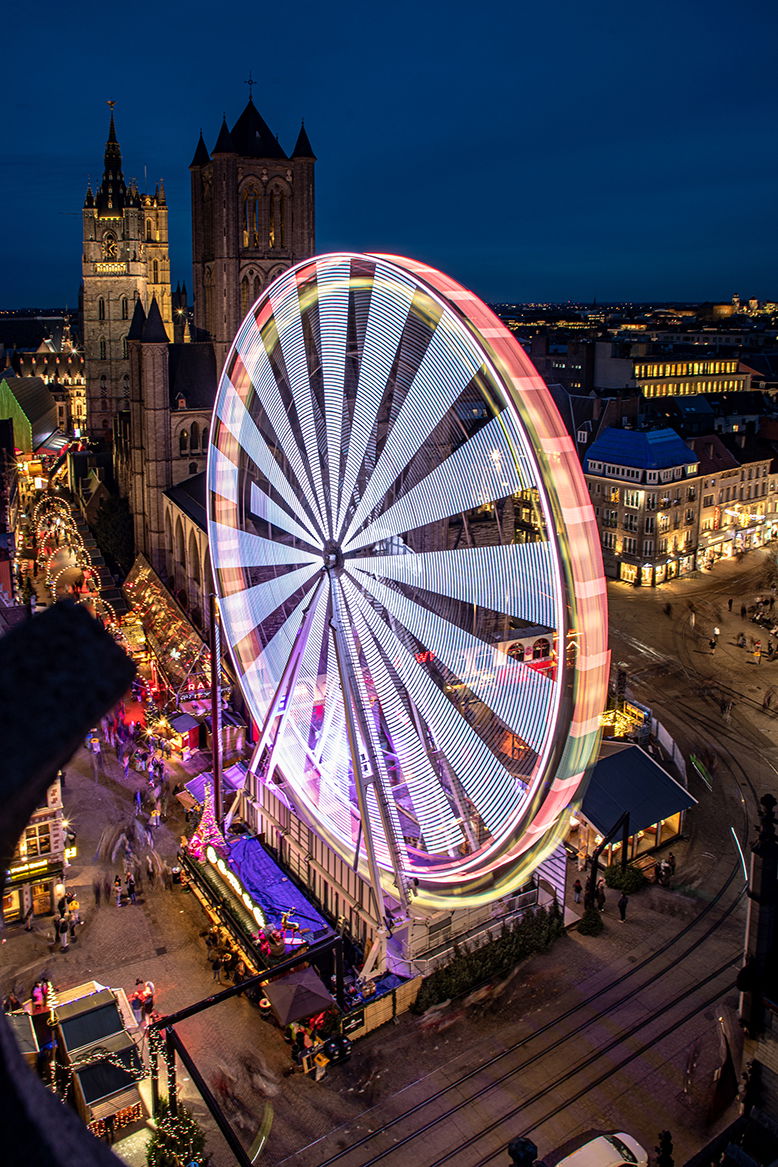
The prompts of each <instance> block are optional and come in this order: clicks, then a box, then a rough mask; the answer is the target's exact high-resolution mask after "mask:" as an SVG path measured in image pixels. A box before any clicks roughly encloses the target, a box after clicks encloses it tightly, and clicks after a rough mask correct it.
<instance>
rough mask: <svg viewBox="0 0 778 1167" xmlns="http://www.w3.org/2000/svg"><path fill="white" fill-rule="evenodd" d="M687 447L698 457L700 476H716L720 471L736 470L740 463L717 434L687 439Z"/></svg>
mask: <svg viewBox="0 0 778 1167" xmlns="http://www.w3.org/2000/svg"><path fill="white" fill-rule="evenodd" d="M688 445H690V446H691V448H692V449H693V450H694V452H695V454H697V455H698V456H699V459H700V464H699V466H698V468H697V469H698V470H699V473H700V474H717V473H720V471H722V470H737V468H738V466H739V465H740V463H739V462H738V460H737V458H735V457H734V456H733V455H732V453H731V452H730V451H729V450H728V449H727V447H726V446H725V445H724V443H723V442H722V440H721V438H720V437H719V435H718V434H704V435H703V436H702V437H699V438H689V441H688Z"/></svg>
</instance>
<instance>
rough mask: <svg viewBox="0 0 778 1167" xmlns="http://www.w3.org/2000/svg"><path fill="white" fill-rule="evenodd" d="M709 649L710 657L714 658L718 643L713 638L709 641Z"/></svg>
mask: <svg viewBox="0 0 778 1167" xmlns="http://www.w3.org/2000/svg"><path fill="white" fill-rule="evenodd" d="M708 648H709V649H710V655H711V656H713V654H714V652H715V651H716V641H715V639H714V638H713V637H712V636H711V638H710V640H709V641H708Z"/></svg>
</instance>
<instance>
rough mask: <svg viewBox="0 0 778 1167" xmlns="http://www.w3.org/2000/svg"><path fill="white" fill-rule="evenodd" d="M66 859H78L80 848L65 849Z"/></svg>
mask: <svg viewBox="0 0 778 1167" xmlns="http://www.w3.org/2000/svg"><path fill="white" fill-rule="evenodd" d="M65 858H66V859H77V858H78V847H66V848H65Z"/></svg>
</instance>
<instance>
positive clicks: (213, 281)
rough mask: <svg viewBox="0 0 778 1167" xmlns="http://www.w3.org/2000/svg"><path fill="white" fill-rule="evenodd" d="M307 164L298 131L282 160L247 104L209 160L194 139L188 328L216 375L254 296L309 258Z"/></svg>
mask: <svg viewBox="0 0 778 1167" xmlns="http://www.w3.org/2000/svg"><path fill="white" fill-rule="evenodd" d="M315 162H316V157H315V155H314V153H313V149H312V147H311V143H310V141H309V139H308V134H307V133H306V131H305V126H301V127H300V132H299V134H298V137H297V142H296V143H295V147H294V150H293V151H292V154H291V156H287V155H286V154H285V153H284V151H283V150H282V148H281V145H280V143H279V141H278V138H277V137H276V136H275V135H274V134H273V133H272V131H271V130H270V128H269V126H268V125H267V123H266V122H265V120H264V119H263V118H262V116H261V114H260V113H259V110H258V109H257V108H256V106H255V105H254V101H253V98H252V97H249V100H248V104H247V106H246V108H245V109H244V111H243V113H242V114H241V115H240V117H239V118H238V120H237V121H236V123H235V125H234V126H233V127H232V129H231V130H230V129H229V128H228V126H227V121H226V118H225V119H224V120H223V121H222V126H221V130H220V131H219V136H218V138H217V139H216V144H215V145H214V148H213V150H212V151H211V152H210V153H209V152H208V149H207V147H206V145H205V142H204V140H203V135H202V133H201V134H200V140H199V141H198V143H197V148H196V150H195V155H194V158H193V159H192V162H191V165H190V168H189V169H190V171H191V175H192V268H193V275H194V309H195V326H196V328H197V329H199V330H200V333H201V334H205V336H206V337H207V338H208V339H210V340H211V341H212V342H213V344H214V348H215V350H216V363H217V368H218V369H219V370H221V368H222V366H223V364H224V359H225V357H226V355H227V351H228V349H229V347H230V345H231V344H232V341H233V339H234V337H235V333H236V332H237V330H238V325H239V324H240V322H241V320H242V319H243V317H244V316H245V314H246V312H247V311H248V309H249V307H250V306H251V304H253V303H254V301H255V300H256V299H257V298H258V297H259V294H260V292H261V291H262V290H263V289H264V288H265V287H267V285H268V284H269V283H270V282H271V281H272V280H274V279H275V277H276V276H277V275H279V274H280V272H282V271H285V270H286V268H288V267H291V266H292V264H294V263H297V262H298V261H299V260H301V259H306V258H307V257H308V256H310V255H313V254H314V252H315V239H314V165H315Z"/></svg>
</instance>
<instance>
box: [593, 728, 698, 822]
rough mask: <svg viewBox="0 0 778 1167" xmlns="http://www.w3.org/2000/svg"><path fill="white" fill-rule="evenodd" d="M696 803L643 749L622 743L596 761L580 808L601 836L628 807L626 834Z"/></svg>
mask: <svg viewBox="0 0 778 1167" xmlns="http://www.w3.org/2000/svg"><path fill="white" fill-rule="evenodd" d="M604 748H605V749H607V748H608V747H607V746H604ZM696 803H697V800H696V799H695V798H692V796H691V794H689V791H688V790H685V789H684V787H683V786H681V785H680V783H678V782H676V780H675V779H674V778H672V777H671V776H670V775H669V774H668V773H667V771H666V770H663V769H662V767H661V766H660V765H659V764H658V763H657V762H655V761H654V759H653V758H652V757H650V756H649V754H647V753H646V752H645V750H642V749H641V748H640V746H625V747H624V748H623V749H614V751H613V753H607V754H605V755H604V756H602V757H601V758H600V760H599V761H598V762H597V765H596V766H595V767H594V770H593V771H592V776H591V779H590V780H589V786H588V788H587V790H586V794H585V796H584V800H583V804H582V806H581V810H582V812H583V814H584V815H585V816H586V818H587V819H588V820H589V822H590V823H592V824H593V825H594V826H595V827H596V828H597V830H598V831H599V832H600V834H601V835H607V833H608V831H610V830H612V829H613V827H614V826H615V825H616V823H617V822H618V821H619V819H620V818H621V816H622V815H623V814H624V811H625V810H628V811H629V833H630V834H631V835H634V834H635V832H636V831H644V830H645V829H646V827H651V826H653V825H654V823H658V822H659V821H660V820H661V819H666V818H669V817H670V815H673V814H677V813H678V811H681V810H688V809H689V807H691V806H695V805H696Z"/></svg>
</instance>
